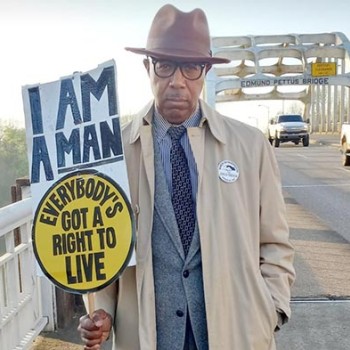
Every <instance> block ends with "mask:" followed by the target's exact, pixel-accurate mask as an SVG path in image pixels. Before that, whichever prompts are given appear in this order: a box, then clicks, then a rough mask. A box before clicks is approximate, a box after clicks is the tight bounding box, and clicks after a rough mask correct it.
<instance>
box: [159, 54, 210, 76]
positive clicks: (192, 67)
mask: <svg viewBox="0 0 350 350" xmlns="http://www.w3.org/2000/svg"><path fill="white" fill-rule="evenodd" d="M152 63H153V66H154V73H155V74H156V76H157V77H159V78H169V77H171V76H172V75H173V74H174V73H175V71H176V69H177V68H180V71H181V74H182V75H183V76H184V77H185V78H186V79H188V80H197V79H199V78H200V77H201V76H202V73H203V69H204V68H205V66H206V64H205V63H191V62H174V61H166V60H157V59H155V58H152Z"/></svg>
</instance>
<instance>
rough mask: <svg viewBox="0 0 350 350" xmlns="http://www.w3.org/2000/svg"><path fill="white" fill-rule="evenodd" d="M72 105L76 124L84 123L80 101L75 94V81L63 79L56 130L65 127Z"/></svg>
mask: <svg viewBox="0 0 350 350" xmlns="http://www.w3.org/2000/svg"><path fill="white" fill-rule="evenodd" d="M68 106H70V108H71V111H72V115H73V120H74V124H80V123H82V120H81V116H80V111H79V107H78V101H77V98H76V96H75V92H74V87H73V82H72V80H71V79H63V80H62V81H61V91H60V100H59V105H58V113H57V122H56V130H60V129H63V128H64V123H65V119H66V113H67V107H68Z"/></svg>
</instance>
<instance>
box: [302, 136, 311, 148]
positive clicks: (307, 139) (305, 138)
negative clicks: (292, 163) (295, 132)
mask: <svg viewBox="0 0 350 350" xmlns="http://www.w3.org/2000/svg"><path fill="white" fill-rule="evenodd" d="M309 142H310V140H309V135H306V136H305V137H303V146H304V147H307V146H309Z"/></svg>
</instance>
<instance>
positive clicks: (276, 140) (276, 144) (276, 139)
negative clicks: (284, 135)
mask: <svg viewBox="0 0 350 350" xmlns="http://www.w3.org/2000/svg"><path fill="white" fill-rule="evenodd" d="M279 146H280V139H279V138H278V137H276V138H275V147H279Z"/></svg>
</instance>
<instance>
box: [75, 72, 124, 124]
mask: <svg viewBox="0 0 350 350" xmlns="http://www.w3.org/2000/svg"><path fill="white" fill-rule="evenodd" d="M106 86H107V94H108V110H109V115H110V116H112V115H116V114H118V109H117V99H116V84H115V75H114V67H113V66H111V67H106V68H104V69H103V71H102V72H101V75H100V77H99V78H98V80H97V81H95V80H94V79H93V78H92V77H91V75H90V74H84V75H82V76H81V99H82V105H83V119H84V122H88V121H91V101H90V94H92V95H94V97H95V98H96V99H97V100H98V101H99V100H100V99H101V97H102V94H103V92H104V90H105V88H106Z"/></svg>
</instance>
